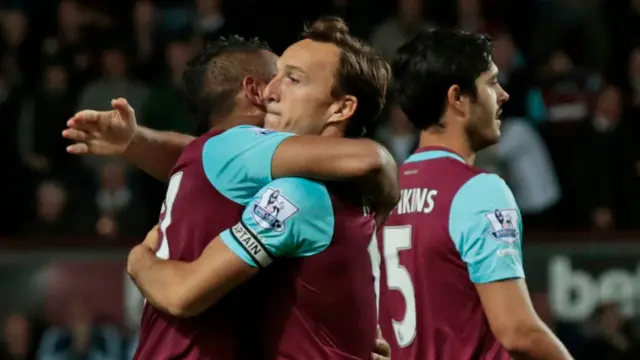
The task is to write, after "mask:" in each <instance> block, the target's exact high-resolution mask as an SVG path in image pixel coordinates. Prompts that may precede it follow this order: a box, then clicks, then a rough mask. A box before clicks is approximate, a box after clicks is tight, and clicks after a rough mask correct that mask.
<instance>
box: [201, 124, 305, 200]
mask: <svg viewBox="0 0 640 360" xmlns="http://www.w3.org/2000/svg"><path fill="white" fill-rule="evenodd" d="M289 136H293V134H290V133H283V132H275V131H270V130H265V129H262V128H259V127H255V126H237V127H234V128H232V129H229V130H227V131H225V132H224V133H222V134H220V135H218V136H214V137H212V138H211V139H209V140H208V141H207V142H206V143H205V145H204V148H203V149H202V164H203V167H204V173H205V174H206V176H207V179H209V181H210V182H211V184H212V185H213V186H215V188H216V189H217V190H218V191H219V192H220V193H221V194H222V195H224V196H225V197H226V198H228V199H230V200H232V201H234V202H236V203H238V204H242V205H245V204H247V203H248V202H249V201H250V200H251V198H252V197H253V196H254V195H255V194H256V192H258V190H260V188H262V187H263V186H265V185H267V184H268V183H269V182H271V180H273V179H272V177H271V159H272V158H273V154H274V153H275V151H276V148H277V147H278V145H280V143H281V142H282V141H283V140H284V139H286V138H288V137H289Z"/></svg>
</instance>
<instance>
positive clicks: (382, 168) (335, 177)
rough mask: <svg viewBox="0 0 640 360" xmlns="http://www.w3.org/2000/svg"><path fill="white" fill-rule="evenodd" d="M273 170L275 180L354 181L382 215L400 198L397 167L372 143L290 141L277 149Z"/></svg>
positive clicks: (309, 138)
mask: <svg viewBox="0 0 640 360" xmlns="http://www.w3.org/2000/svg"><path fill="white" fill-rule="evenodd" d="M271 166H272V170H271V172H272V174H273V178H280V177H287V176H298V177H306V178H313V179H318V180H330V181H346V180H351V181H355V182H356V184H357V185H358V187H359V188H360V189H362V191H363V192H364V195H365V196H366V197H367V198H368V199H369V200H370V202H371V203H373V204H374V207H375V209H374V210H376V211H377V212H379V213H388V212H389V211H391V210H392V209H393V207H394V206H395V205H396V204H397V202H398V200H399V197H400V190H399V185H398V168H397V164H396V162H395V161H394V159H393V157H392V156H391V154H390V153H389V152H388V151H387V150H386V149H385V148H384V147H383V146H382V145H380V144H378V143H376V142H375V141H373V140H368V139H344V138H332V137H326V136H295V137H290V138H287V139H285V140H284V141H282V143H281V144H280V146H279V147H278V148H277V149H276V151H275V153H274V156H273V160H272V164H271Z"/></svg>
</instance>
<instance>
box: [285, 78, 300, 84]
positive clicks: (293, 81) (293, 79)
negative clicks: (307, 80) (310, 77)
mask: <svg viewBox="0 0 640 360" xmlns="http://www.w3.org/2000/svg"><path fill="white" fill-rule="evenodd" d="M286 79H287V80H288V81H290V82H292V83H294V84H299V83H300V80H298V79H296V78H294V77H293V76H287V77H286Z"/></svg>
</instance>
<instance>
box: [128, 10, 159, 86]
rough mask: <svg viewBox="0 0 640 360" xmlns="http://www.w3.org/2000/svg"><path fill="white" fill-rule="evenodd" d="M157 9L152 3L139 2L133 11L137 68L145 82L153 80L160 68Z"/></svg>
mask: <svg viewBox="0 0 640 360" xmlns="http://www.w3.org/2000/svg"><path fill="white" fill-rule="evenodd" d="M156 18H157V9H156V7H155V5H154V4H153V2H152V1H148V0H144V1H137V2H136V3H135V5H134V10H133V31H134V42H135V49H136V53H135V60H134V63H135V68H136V71H137V73H138V75H140V77H141V78H142V79H144V80H151V79H153V76H154V74H155V73H156V72H157V71H158V69H159V68H160V67H159V65H158V61H157V58H158V55H159V53H161V52H160V50H161V49H159V48H158V37H157V34H156Z"/></svg>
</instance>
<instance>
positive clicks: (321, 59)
mask: <svg viewBox="0 0 640 360" xmlns="http://www.w3.org/2000/svg"><path fill="white" fill-rule="evenodd" d="M339 64H340V50H339V49H338V48H337V47H336V46H335V45H333V44H329V43H322V42H315V41H312V40H302V41H299V42H297V43H295V44H293V45H291V46H290V47H289V48H288V49H287V50H286V51H285V52H284V54H282V56H281V57H280V59H279V60H278V65H277V67H278V74H277V75H276V77H275V78H273V79H272V80H271V82H270V83H269V85H268V86H267V87H266V89H265V92H264V98H265V100H266V108H267V115H266V117H265V128H268V129H275V130H280V131H289V132H294V133H297V134H320V133H321V132H322V130H323V129H324V127H325V125H326V124H327V122H328V121H331V119H332V114H333V113H335V111H336V110H337V109H338V108H339V106H340V105H339V101H337V100H336V99H334V98H333V96H332V95H331V89H332V88H333V85H334V78H335V74H336V71H337V68H338V66H339Z"/></svg>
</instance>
